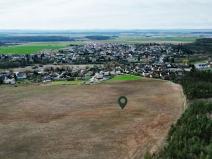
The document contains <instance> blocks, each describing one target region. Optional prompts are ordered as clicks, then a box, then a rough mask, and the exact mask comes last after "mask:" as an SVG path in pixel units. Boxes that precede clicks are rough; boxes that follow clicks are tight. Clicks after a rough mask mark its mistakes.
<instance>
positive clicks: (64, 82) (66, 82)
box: [50, 80, 83, 86]
mask: <svg viewBox="0 0 212 159" xmlns="http://www.w3.org/2000/svg"><path fill="white" fill-rule="evenodd" d="M82 83H83V81H81V80H75V81H53V82H50V85H53V86H55V85H80V84H82Z"/></svg>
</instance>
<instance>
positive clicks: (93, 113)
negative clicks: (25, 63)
mask: <svg viewBox="0 0 212 159" xmlns="http://www.w3.org/2000/svg"><path fill="white" fill-rule="evenodd" d="M156 87H157V89H155V88H156ZM122 95H124V96H126V97H127V98H128V104H127V106H126V108H125V109H124V110H121V109H120V108H119V106H118V104H117V99H118V97H119V96H122ZM184 100H185V99H184V96H183V93H182V89H181V87H180V86H179V85H176V84H173V83H171V82H168V81H161V80H153V79H141V80H134V81H115V82H112V83H103V84H97V85H66V86H64V85H29V86H20V87H8V86H1V87H0V112H1V113H0V136H1V140H0V158H4V159H24V158H27V159H44V158H45V159H54V158H55V159H56V158H63V159H69V158H73V159H83V158H92V159H99V158H101V159H108V158H110V159H125V158H130V159H131V158H132V159H136V158H142V157H143V155H144V153H145V152H146V151H150V152H155V151H157V150H158V148H159V147H160V146H162V143H163V142H164V139H165V137H166V136H167V133H168V131H169V128H170V126H171V124H172V123H174V122H175V121H176V120H177V119H178V118H179V117H180V115H181V113H182V112H183V109H184V108H183V106H184V102H185V101H184Z"/></svg>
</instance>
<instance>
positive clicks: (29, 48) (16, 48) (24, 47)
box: [0, 36, 196, 54]
mask: <svg viewBox="0 0 212 159" xmlns="http://www.w3.org/2000/svg"><path fill="white" fill-rule="evenodd" d="M79 39H81V40H79V41H70V42H30V43H22V44H20V45H11V46H1V47H0V54H33V53H37V52H39V51H41V50H45V49H60V48H64V47H66V46H68V45H70V44H74V45H81V44H86V43H87V42H92V41H95V42H99V43H126V44H142V43H175V44H176V43H191V42H194V41H195V40H196V37H142V36H120V37H116V38H113V39H110V40H90V39H85V38H82V37H81V38H79Z"/></svg>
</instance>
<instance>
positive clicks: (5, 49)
mask: <svg viewBox="0 0 212 159" xmlns="http://www.w3.org/2000/svg"><path fill="white" fill-rule="evenodd" d="M71 43H75V42H43V43H25V44H20V45H11V46H2V47H0V54H32V53H37V52H39V51H41V50H45V49H60V48H64V47H67V46H68V45H69V44H71ZM76 44H77V43H76Z"/></svg>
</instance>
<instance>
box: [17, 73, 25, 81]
mask: <svg viewBox="0 0 212 159" xmlns="http://www.w3.org/2000/svg"><path fill="white" fill-rule="evenodd" d="M15 75H16V78H17V80H24V79H26V78H27V75H26V73H25V72H15Z"/></svg>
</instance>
